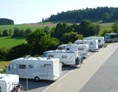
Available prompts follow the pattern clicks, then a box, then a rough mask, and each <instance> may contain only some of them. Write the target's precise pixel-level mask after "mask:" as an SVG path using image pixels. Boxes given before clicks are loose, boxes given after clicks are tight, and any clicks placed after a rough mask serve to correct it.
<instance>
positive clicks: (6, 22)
mask: <svg viewBox="0 0 118 92" xmlns="http://www.w3.org/2000/svg"><path fill="white" fill-rule="evenodd" d="M0 25H14V21H13V20H11V19H7V18H0Z"/></svg>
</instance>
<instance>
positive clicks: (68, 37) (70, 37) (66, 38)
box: [61, 32, 83, 44]
mask: <svg viewBox="0 0 118 92" xmlns="http://www.w3.org/2000/svg"><path fill="white" fill-rule="evenodd" d="M77 39H83V36H82V35H80V34H78V33H77V32H69V33H64V35H63V37H62V38H61V42H62V43H64V44H66V43H69V42H72V43H73V42H75V40H77Z"/></svg>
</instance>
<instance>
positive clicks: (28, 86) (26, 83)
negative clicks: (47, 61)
mask: <svg viewBox="0 0 118 92" xmlns="http://www.w3.org/2000/svg"><path fill="white" fill-rule="evenodd" d="M73 69H76V67H72V66H69V65H64V66H63V67H62V72H63V73H64V74H62V75H61V76H60V77H62V76H63V75H65V74H66V73H68V72H69V71H71V70H73ZM52 83H54V81H48V80H40V81H39V82H35V81H34V80H31V79H20V84H21V85H22V86H23V88H24V91H27V90H33V89H37V88H40V89H41V90H44V89H45V88H46V87H47V86H49V85H51V84H52Z"/></svg>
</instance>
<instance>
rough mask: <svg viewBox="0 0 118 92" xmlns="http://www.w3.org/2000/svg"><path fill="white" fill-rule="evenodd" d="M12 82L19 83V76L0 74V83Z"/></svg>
mask: <svg viewBox="0 0 118 92" xmlns="http://www.w3.org/2000/svg"><path fill="white" fill-rule="evenodd" d="M12 80H15V81H19V76H18V75H13V74H0V81H6V82H10V81H12Z"/></svg>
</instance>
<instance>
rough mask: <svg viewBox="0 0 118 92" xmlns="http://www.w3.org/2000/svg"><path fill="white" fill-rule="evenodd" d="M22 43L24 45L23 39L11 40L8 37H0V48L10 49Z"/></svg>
mask: <svg viewBox="0 0 118 92" xmlns="http://www.w3.org/2000/svg"><path fill="white" fill-rule="evenodd" d="M22 43H26V41H25V39H16V38H11V37H9V36H7V37H0V48H2V47H6V48H10V47H13V46H16V45H19V44H22Z"/></svg>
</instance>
